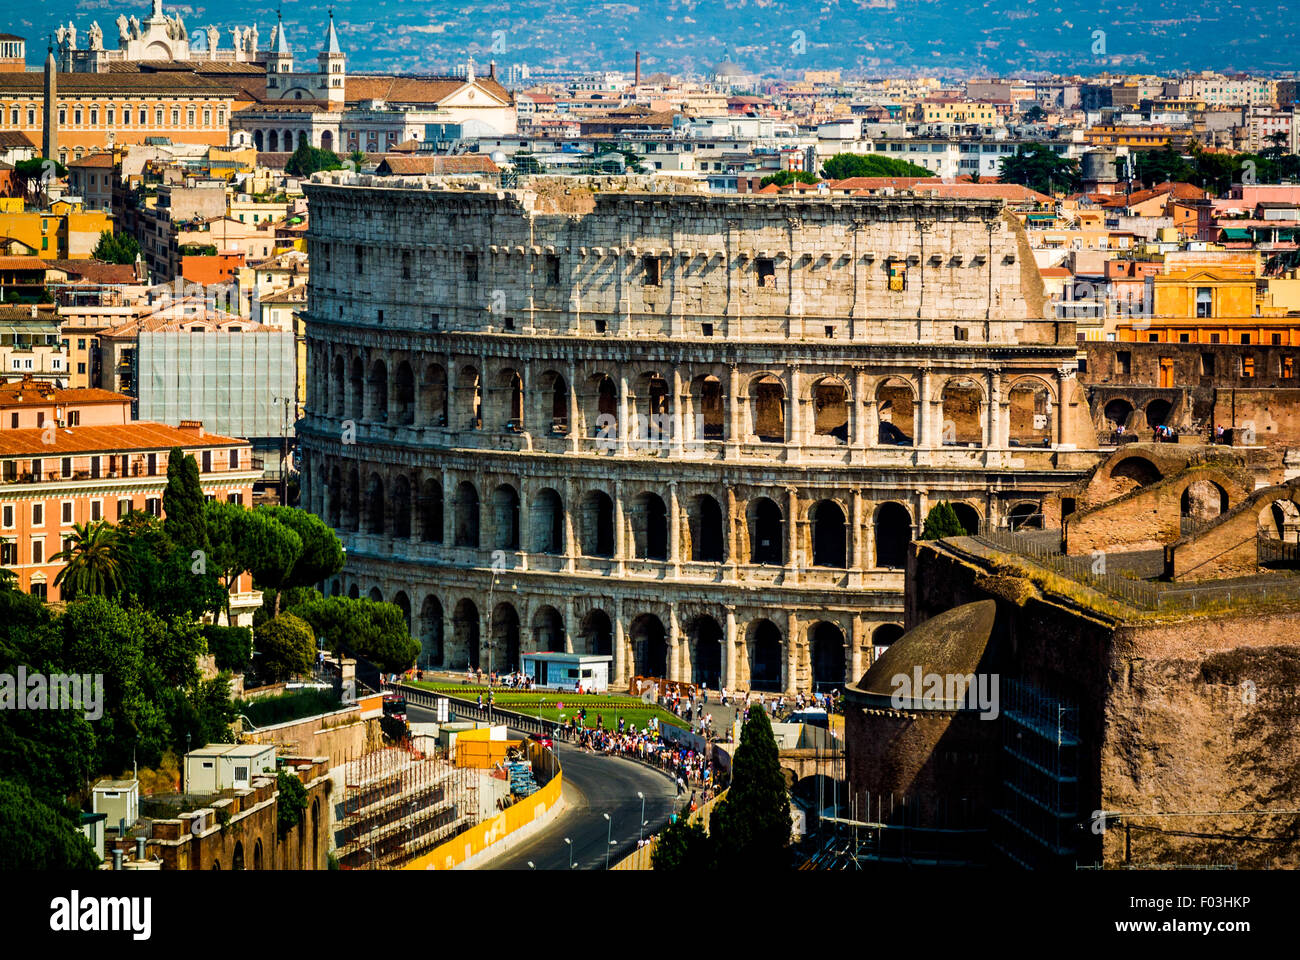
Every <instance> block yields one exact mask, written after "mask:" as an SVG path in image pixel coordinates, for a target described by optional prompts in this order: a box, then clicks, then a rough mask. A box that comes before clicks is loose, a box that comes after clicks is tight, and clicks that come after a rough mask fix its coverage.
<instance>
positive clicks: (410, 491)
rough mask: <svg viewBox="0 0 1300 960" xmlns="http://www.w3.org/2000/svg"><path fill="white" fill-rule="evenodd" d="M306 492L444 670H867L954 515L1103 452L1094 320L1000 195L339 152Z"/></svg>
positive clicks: (703, 673) (314, 324) (326, 243)
mask: <svg viewBox="0 0 1300 960" xmlns="http://www.w3.org/2000/svg"><path fill="white" fill-rule="evenodd" d="M307 195H308V197H309V202H310V210H311V225H310V232H309V236H308V249H309V253H310V257H311V263H312V273H311V281H310V292H309V301H308V303H309V306H308V311H307V314H306V324H305V328H306V338H307V356H308V362H309V369H310V370H311V371H312V373H313V374H314V375H313V376H310V377H309V386H308V400H307V410H306V416H305V419H304V421H303V422H302V423H301V424H300V431H299V437H300V443H301V450H302V455H303V490H304V500H303V503H304V505H305V506H307V507H309V508H310V509H311V510H313V511H314V512H316V513H318V514H319V515H320V516H322V517H324V518H325V519H326V520H327V521H328V522H329V523H330V524H331V525H332V526H334V527H335V528H336V529H337V530H338V531H339V533H340V535H341V537H342V538H343V540H344V542H345V545H346V548H347V563H346V566H345V569H344V570H343V572H342V573H341V574H340V576H339V577H338V578H337V579H336V580H334V581H333V582H331V583H330V584H327V585H326V588H327V589H328V590H330V591H333V592H343V593H348V594H350V595H353V596H357V595H360V596H371V597H374V598H377V599H383V600H387V601H391V602H393V603H396V604H398V605H399V606H400V607H401V608H402V609H403V610H404V611H405V612H406V614H407V616H408V619H409V620H410V623H411V629H412V634H413V635H414V636H416V637H418V638H419V639H420V640H421V644H422V653H421V658H420V662H421V663H422V664H428V665H438V664H441V665H443V666H446V667H452V668H463V667H464V666H465V665H466V664H473V665H478V666H481V667H482V668H483V669H485V670H486V669H490V668H496V669H508V668H509V667H510V666H512V665H514V664H517V663H518V662H519V659H518V658H519V655H520V653H522V652H528V651H533V650H566V651H571V652H577V653H606V654H612V656H613V661H614V666H613V671H612V674H613V676H614V678H615V679H616V680H619V681H621V680H625V679H626V678H628V677H630V676H633V675H642V676H666V677H668V678H670V679H675V680H693V681H695V682H703V683H707V684H708V685H709V686H710V687H714V688H716V687H718V686H720V685H723V684H725V685H726V686H728V687H729V688H731V689H737V688H740V689H746V688H752V689H771V690H787V691H793V690H796V689H803V690H806V689H808V688H809V687H810V686H812V685H813V684H814V683H816V684H818V685H827V684H839V683H843V682H844V681H845V679H846V677H847V678H850V679H856V678H857V677H858V676H860V675H861V674H862V673H863V672H864V671H865V669H866V668H867V666H869V664H870V662H871V660H872V659H873V653H874V651H875V650H877V649H879V648H880V647H882V646H884V645H886V644H888V643H889V642H890V641H891V640H892V639H894V638H895V637H897V636H898V635H899V634H900V632H901V622H902V611H903V580H904V568H905V566H906V563H907V555H908V543H909V542H910V540H911V539H912V538H913V537H914V536H916V535H917V534H919V532H920V528H921V524H922V522H923V519H924V517H925V515H926V513H927V511H928V510H929V508H930V507H931V506H932V505H933V504H934V503H936V502H937V501H939V500H948V501H951V502H953V503H954V504H955V505H956V506H957V508H958V510H959V515H960V516H961V517H962V519H963V521H964V522H966V523H976V522H982V521H988V522H994V523H1000V522H1005V521H1006V520H1007V518H1009V517H1013V518H1016V519H1017V520H1027V521H1028V522H1031V523H1032V522H1034V515H1036V514H1037V513H1038V512H1039V510H1040V505H1041V503H1042V501H1043V499H1044V498H1045V497H1046V496H1048V495H1049V494H1050V493H1051V492H1052V491H1053V490H1056V489H1058V488H1060V487H1062V486H1064V485H1066V484H1068V483H1070V482H1072V481H1074V480H1076V479H1077V478H1078V477H1080V476H1081V475H1082V474H1083V472H1084V471H1085V470H1086V469H1087V468H1088V467H1089V466H1091V465H1092V464H1093V463H1094V462H1095V461H1096V450H1095V448H1096V439H1095V436H1094V432H1093V427H1092V423H1091V420H1090V417H1089V413H1088V407H1087V402H1086V399H1085V398H1084V396H1083V395H1082V392H1081V390H1080V389H1079V386H1078V384H1077V381H1076V379H1075V366H1076V350H1077V347H1076V344H1075V334H1074V328H1073V324H1070V323H1062V322H1057V321H1055V320H1046V319H1041V318H1042V317H1043V314H1044V310H1043V293H1042V282H1041V279H1040V277H1039V275H1038V271H1037V268H1036V267H1035V265H1034V263H1033V260H1032V254H1031V253H1030V251H1029V248H1028V245H1027V243H1026V240H1025V236H1024V233H1023V230H1022V229H1021V228H1020V225H1019V224H1018V222H1017V221H1016V220H1015V218H1014V217H1012V216H1010V215H1009V214H1007V213H1006V212H1005V211H1004V209H1003V208H1002V206H1001V204H1000V203H998V202H990V201H954V200H940V199H927V198H919V197H889V198H844V197H813V198H803V197H799V198H788V197H768V196H745V197H738V196H719V195H710V194H705V193H701V192H697V191H696V189H695V188H693V187H688V186H682V185H681V184H679V183H676V182H666V181H663V180H655V179H646V180H638V179H617V180H602V179H590V178H554V177H536V178H524V179H522V180H521V181H520V182H519V184H518V186H517V187H515V188H513V189H508V190H501V189H498V188H497V187H496V186H495V185H493V186H490V187H489V186H487V185H485V184H479V183H473V182H450V181H431V180H400V179H394V178H388V179H377V178H369V177H358V176H356V175H348V174H332V175H318V176H317V178H316V181H315V182H313V183H312V184H310V185H308V187H307Z"/></svg>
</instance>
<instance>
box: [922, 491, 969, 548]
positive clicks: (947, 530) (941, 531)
mask: <svg viewBox="0 0 1300 960" xmlns="http://www.w3.org/2000/svg"><path fill="white" fill-rule="evenodd" d="M966 535H967V534H966V528H965V527H963V526H962V525H961V521H960V520H959V519H957V511H956V510H954V509H953V508H952V504H951V503H949V502H948V501H947V500H940V501H939V502H938V503H936V504H935V505H934V506H933V507H931V508H930V512H929V513H927V514H926V515H925V526H924V528H923V529H922V530H921V539H922V540H942V539H943V538H944V537H964V536H966Z"/></svg>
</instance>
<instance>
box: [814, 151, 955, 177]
mask: <svg viewBox="0 0 1300 960" xmlns="http://www.w3.org/2000/svg"><path fill="white" fill-rule="evenodd" d="M822 176H824V177H825V178H826V179H827V180H847V179H849V178H850V177H933V176H934V174H933V173H931V172H930V171H929V170H927V169H925V167H918V166H917V165H916V164H914V163H908V162H907V161H906V160H898V159H895V158H894V157H882V156H879V155H878V154H874V153H867V154H862V153H837V154H835V156H833V157H831V158H830V159H829V160H827V161H826V163H824V164H823V165H822Z"/></svg>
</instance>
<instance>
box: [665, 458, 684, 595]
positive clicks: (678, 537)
mask: <svg viewBox="0 0 1300 960" xmlns="http://www.w3.org/2000/svg"><path fill="white" fill-rule="evenodd" d="M681 544H682V518H681V508H680V507H679V506H678V503H677V481H676V480H669V481H668V563H669V566H670V567H671V568H672V575H673V578H674V579H675V578H677V577H680V576H681V574H682V557H681V553H682V545H681Z"/></svg>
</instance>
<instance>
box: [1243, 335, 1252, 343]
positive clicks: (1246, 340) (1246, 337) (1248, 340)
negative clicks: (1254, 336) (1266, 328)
mask: <svg viewBox="0 0 1300 960" xmlns="http://www.w3.org/2000/svg"><path fill="white" fill-rule="evenodd" d="M1241 342H1242V343H1250V334H1249V333H1243V334H1242V335H1241Z"/></svg>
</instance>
